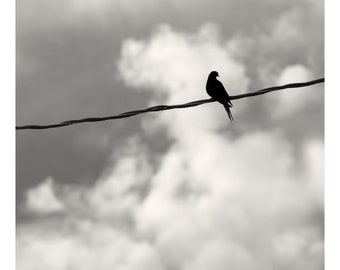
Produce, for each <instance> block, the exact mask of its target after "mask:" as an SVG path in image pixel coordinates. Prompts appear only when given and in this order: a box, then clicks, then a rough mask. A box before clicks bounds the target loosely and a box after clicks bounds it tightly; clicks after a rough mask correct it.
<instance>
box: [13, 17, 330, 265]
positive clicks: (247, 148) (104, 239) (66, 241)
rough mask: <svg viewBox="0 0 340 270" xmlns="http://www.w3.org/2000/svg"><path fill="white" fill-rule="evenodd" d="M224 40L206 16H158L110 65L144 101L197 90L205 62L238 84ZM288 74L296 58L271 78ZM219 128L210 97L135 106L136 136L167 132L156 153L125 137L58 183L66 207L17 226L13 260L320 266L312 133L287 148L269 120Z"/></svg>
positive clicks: (242, 79) (318, 165) (241, 83)
mask: <svg viewBox="0 0 340 270" xmlns="http://www.w3.org/2000/svg"><path fill="white" fill-rule="evenodd" d="M207 33H213V34H212V35H210V34H207ZM229 45H230V43H229V41H228V40H224V39H223V38H222V37H221V35H220V32H219V30H218V28H216V27H215V26H214V25H212V24H206V25H204V26H202V27H201V28H200V29H199V30H198V31H197V32H196V33H185V32H176V31H175V30H173V29H172V28H171V27H169V26H166V25H163V26H161V27H159V28H157V29H156V30H155V31H154V32H153V34H152V35H151V37H150V38H148V39H143V40H135V39H129V40H126V41H125V42H124V43H123V47H122V54H121V59H120V61H119V71H120V74H121V78H122V79H123V80H124V82H125V83H126V84H127V85H129V86H130V87H132V88H135V89H136V91H149V92H150V93H151V94H152V101H151V103H158V102H160V101H162V102H165V103H177V102H183V101H190V100H193V99H199V98H203V97H205V91H204V84H205V80H206V75H207V74H208V73H209V71H211V70H213V69H217V70H219V72H220V73H221V75H222V76H223V77H222V80H223V82H224V83H225V85H226V86H227V87H228V85H233V86H237V88H238V89H246V88H247V86H248V83H249V78H248V77H247V76H246V68H245V66H244V65H243V64H242V63H241V62H240V61H239V60H237V59H235V58H234V57H233V55H235V54H234V53H232V52H230V51H229V50H230V48H231V47H233V52H235V46H229ZM296 74H300V75H299V76H307V75H308V70H307V69H304V68H303V67H291V68H289V69H287V70H286V71H285V72H284V73H283V74H282V76H281V78H280V80H281V81H282V82H283V81H284V80H287V79H291V77H290V76H296ZM231 93H232V89H231ZM280 100H281V99H280ZM299 106H300V105H299ZM235 107H236V106H235ZM240 107H241V108H240V109H239V110H247V108H245V107H242V106H240ZM235 109H236V108H235ZM236 111H237V110H236ZM249 113H251V112H249ZM226 126H227V128H228V129H227V131H226V130H225V129H226ZM231 128H232V127H230V124H228V121H227V117H226V115H225V112H224V111H223V109H222V108H221V107H220V106H218V104H215V103H213V104H209V105H204V106H201V107H199V109H188V110H179V111H171V112H164V113H159V114H157V115H153V116H147V118H146V120H145V122H144V125H143V129H144V131H145V133H146V134H147V136H150V137H151V138H153V137H152V136H155V135H157V131H158V130H160V129H163V130H166V131H167V134H168V135H169V137H171V139H172V144H171V145H170V146H169V148H168V149H167V150H166V152H165V153H164V154H163V155H162V156H161V159H160V160H159V161H158V162H157V164H153V163H152V162H150V160H149V158H148V155H149V152H148V149H147V145H145V144H144V143H143V141H142V140H141V139H140V138H139V139H132V140H127V142H126V144H125V145H122V146H121V149H120V150H119V151H117V150H116V151H115V153H116V154H115V156H114V157H113V160H112V164H111V165H110V166H109V168H108V169H107V170H106V171H105V172H104V173H103V175H102V177H101V178H100V179H99V180H98V181H97V182H96V183H95V184H93V185H92V186H89V187H87V188H84V189H78V190H74V189H68V188H66V189H65V190H64V191H63V192H61V194H62V196H61V198H60V200H61V201H62V203H63V204H64V205H65V208H67V210H68V211H69V214H66V215H65V216H64V217H62V218H61V219H59V220H55V224H54V225H51V224H50V223H49V222H46V224H44V225H40V226H34V225H31V226H28V225H25V224H23V225H22V226H20V227H19V230H18V236H17V260H18V269H46V268H48V269H52V270H53V269H68V268H72V269H75V270H77V269H98V268H99V269H104V270H105V269H112V268H114V269H183V270H187V269H213V270H219V269H225V268H226V267H228V268H232V269H286V268H289V269H293V270H294V269H296V270H297V269H312V270H313V269H315V270H316V269H320V268H322V265H323V235H322V224H321V222H320V219H322V214H320V209H322V208H323V199H322V187H323V184H322V181H323V166H322V162H321V161H322V159H323V144H322V142H321V141H319V140H316V139H313V140H311V139H309V140H305V141H304V143H303V145H302V146H301V147H299V148H297V149H295V148H293V145H292V143H291V142H290V141H289V140H288V139H287V138H286V135H285V132H284V131H283V130H280V129H268V130H262V131H257V132H250V131H246V132H240V134H238V136H237V137H235V136H232V132H230V129H231ZM150 130H152V131H153V132H150ZM37 189H38V190H39V188H37ZM51 189H52V192H51ZM49 190H50V191H49V193H50V194H51V193H52V194H53V186H52V185H51V184H49ZM45 193H46V192H45ZM47 193H48V192H47ZM26 203H27V204H29V201H27V202H26ZM320 215H321V216H320ZM41 254H44V256H42V255H41Z"/></svg>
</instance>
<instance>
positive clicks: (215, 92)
mask: <svg viewBox="0 0 340 270" xmlns="http://www.w3.org/2000/svg"><path fill="white" fill-rule="evenodd" d="M217 77H219V75H218V72H217V71H212V72H210V74H209V76H208V80H207V84H206V87H205V89H206V91H207V93H208V95H209V96H211V97H212V98H213V99H214V100H216V101H218V102H219V103H221V104H223V106H224V108H225V110H226V111H227V114H228V117H229V119H230V122H231V123H232V122H233V121H234V118H233V115H232V114H231V111H230V108H231V107H233V104H232V103H231V101H230V96H229V94H228V92H227V91H226V90H225V88H224V86H223V84H222V83H221V82H220V81H219V80H217Z"/></svg>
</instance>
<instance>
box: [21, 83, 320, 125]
mask: <svg viewBox="0 0 340 270" xmlns="http://www.w3.org/2000/svg"><path fill="white" fill-rule="evenodd" d="M324 81H325V78H320V79H317V80H313V81H309V82H302V83H290V84H285V85H281V86H273V87H268V88H264V89H261V90H257V91H254V92H249V93H245V94H241V95H235V96H230V99H231V100H235V99H241V98H246V97H253V96H258V95H263V94H266V93H269V92H273V91H279V90H283V89H287V88H298V87H306V86H309V85H314V84H318V83H323V82H324ZM210 102H215V100H213V99H212V98H210V99H201V100H196V101H192V102H188V103H184V104H178V105H158V106H154V107H150V108H147V109H143V110H136V111H130V112H125V113H121V114H117V115H113V116H106V117H90V118H84V119H78V120H69V121H65V122H61V123H59V124H50V125H27V126H16V127H15V129H16V130H23V129H50V128H58V127H64V126H70V125H74V124H79V123H85V122H100V121H108V120H114V119H122V118H127V117H131V116H134V115H137V114H142V113H147V112H157V111H165V110H173V109H183V108H189V107H195V106H199V105H202V104H205V103H210Z"/></svg>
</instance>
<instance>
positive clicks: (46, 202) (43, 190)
mask: <svg viewBox="0 0 340 270" xmlns="http://www.w3.org/2000/svg"><path fill="white" fill-rule="evenodd" d="M26 200H27V201H26V204H27V208H28V209H29V210H30V211H33V212H37V213H43V214H47V213H53V212H59V211H62V210H63V209H64V205H63V203H62V202H61V201H60V200H59V199H58V198H57V197H56V195H55V193H54V188H53V179H52V178H50V177H49V178H47V179H46V180H45V181H44V182H42V183H41V184H39V185H38V186H37V187H35V188H32V189H30V190H28V191H27V194H26Z"/></svg>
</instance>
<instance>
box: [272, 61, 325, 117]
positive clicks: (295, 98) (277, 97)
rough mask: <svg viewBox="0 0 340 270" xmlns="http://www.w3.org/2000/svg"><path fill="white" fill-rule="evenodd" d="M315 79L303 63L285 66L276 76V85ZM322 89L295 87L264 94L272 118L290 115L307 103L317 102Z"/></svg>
mask: <svg viewBox="0 0 340 270" xmlns="http://www.w3.org/2000/svg"><path fill="white" fill-rule="evenodd" d="M313 79H315V78H314V77H313V74H312V72H311V71H310V70H308V68H306V67H305V66H303V65H292V66H288V67H286V68H285V69H284V70H283V71H282V72H281V74H280V75H279V76H278V78H277V83H276V85H284V84H289V83H294V82H307V81H310V80H313ZM322 94H323V93H322V91H320V90H319V89H313V88H310V87H309V88H301V89H299V88H295V89H291V90H286V91H279V92H275V93H272V94H268V95H267V96H266V99H267V102H268V104H269V105H268V107H269V109H270V111H271V116H272V117H273V118H274V119H278V118H283V117H291V116H292V115H294V114H295V113H298V112H299V111H301V109H303V108H304V107H305V106H307V105H311V104H316V103H317V102H319V100H320V98H321V95H322Z"/></svg>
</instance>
